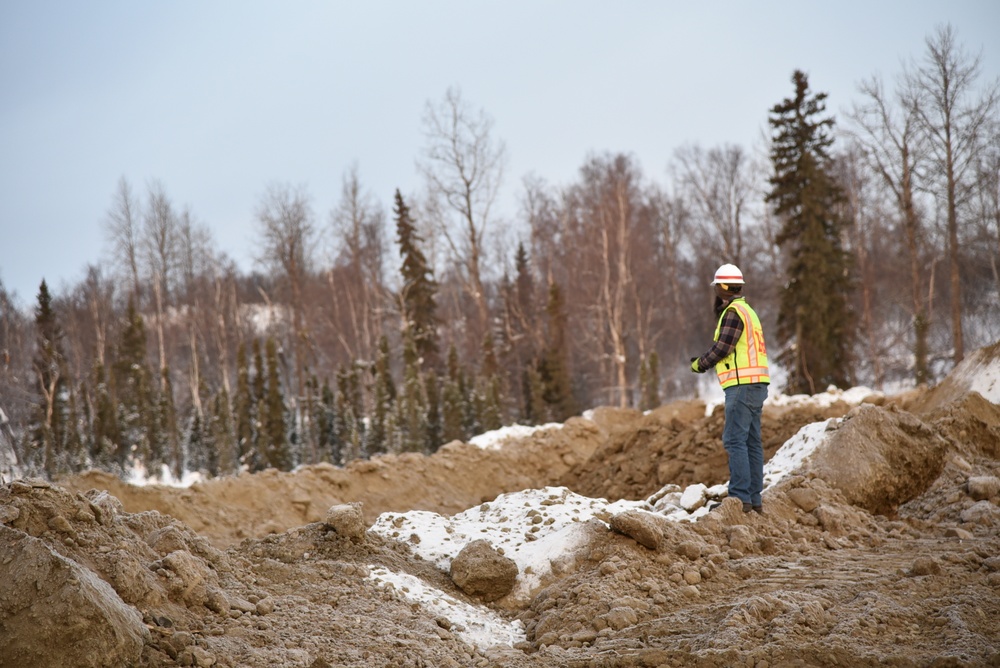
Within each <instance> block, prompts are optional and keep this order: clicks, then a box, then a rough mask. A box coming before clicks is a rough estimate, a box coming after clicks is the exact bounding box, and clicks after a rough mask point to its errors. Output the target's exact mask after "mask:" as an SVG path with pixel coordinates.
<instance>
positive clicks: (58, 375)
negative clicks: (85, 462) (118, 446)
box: [31, 280, 68, 477]
mask: <svg viewBox="0 0 1000 668" xmlns="http://www.w3.org/2000/svg"><path fill="white" fill-rule="evenodd" d="M35 340H36V346H35V357H34V363H33V366H34V371H35V382H36V383H37V388H38V392H39V395H40V396H41V401H40V402H39V403H38V404H37V405H36V406H35V408H34V410H33V417H32V429H31V431H32V437H31V440H32V444H33V446H34V448H35V450H34V452H35V453H37V457H34V458H33V459H36V461H37V462H38V463H39V464H40V465H41V468H42V470H43V471H44V472H45V474H46V475H47V476H49V477H51V476H53V475H55V474H56V473H58V472H61V471H60V469H62V468H63V465H62V464H61V463H60V460H61V459H62V458H63V456H64V452H63V448H64V446H65V443H66V431H67V424H66V423H67V406H66V401H67V396H66V395H67V388H68V385H67V382H66V375H67V370H66V356H65V355H64V354H63V348H62V346H63V331H62V327H61V326H60V325H59V322H58V320H57V318H56V313H55V310H54V309H53V307H52V295H51V294H49V287H48V285H47V284H46V283H45V281H44V280H43V281H42V283H41V285H39V287H38V305H37V306H36V307H35Z"/></svg>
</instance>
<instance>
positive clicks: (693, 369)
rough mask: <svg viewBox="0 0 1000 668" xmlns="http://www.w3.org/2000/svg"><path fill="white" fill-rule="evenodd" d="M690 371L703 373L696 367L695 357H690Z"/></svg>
mask: <svg viewBox="0 0 1000 668" xmlns="http://www.w3.org/2000/svg"><path fill="white" fill-rule="evenodd" d="M691 371H694V372H695V373H705V372H704V371H703V370H702V368H701V367H700V366H698V358H697V357H692V358H691Z"/></svg>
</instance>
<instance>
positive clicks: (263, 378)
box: [250, 339, 269, 471]
mask: <svg viewBox="0 0 1000 668" xmlns="http://www.w3.org/2000/svg"><path fill="white" fill-rule="evenodd" d="M250 347H251V353H252V354H253V371H254V373H253V377H252V378H251V379H250V394H251V397H252V398H253V406H254V408H253V424H254V430H253V449H254V464H255V466H256V467H257V468H253V469H251V470H254V471H259V470H262V469H264V468H266V467H267V466H268V459H267V433H268V432H267V430H268V425H267V420H268V417H269V413H268V410H267V386H266V383H267V370H266V369H265V367H264V355H263V354H262V352H261V348H260V340H259V339H254V340H253V343H251V346H250Z"/></svg>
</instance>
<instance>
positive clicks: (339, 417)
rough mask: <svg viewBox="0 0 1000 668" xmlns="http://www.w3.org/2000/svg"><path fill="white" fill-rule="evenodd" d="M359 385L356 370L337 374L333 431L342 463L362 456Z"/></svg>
mask: <svg viewBox="0 0 1000 668" xmlns="http://www.w3.org/2000/svg"><path fill="white" fill-rule="evenodd" d="M360 395H361V393H360V383H359V382H358V374H357V370H356V369H353V368H351V369H344V368H343V367H341V369H340V370H339V371H338V372H337V411H336V415H335V421H334V425H335V427H334V431H335V433H336V434H337V441H338V443H339V444H340V449H341V456H342V457H343V461H344V463H346V462H349V461H351V460H352V459H360V458H361V457H363V456H364V450H363V446H364V429H363V427H364V426H363V423H362V421H363V419H364V415H363V414H362V413H361V396H360Z"/></svg>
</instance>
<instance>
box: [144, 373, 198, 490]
mask: <svg viewBox="0 0 1000 668" xmlns="http://www.w3.org/2000/svg"><path fill="white" fill-rule="evenodd" d="M160 374H161V376H162V380H161V383H160V387H161V390H160V398H159V402H158V404H157V411H156V420H157V421H156V432H155V433H154V434H151V435H150V438H151V439H152V438H156V439H157V448H156V450H157V451H159V452H161V453H162V454H163V461H164V463H166V464H167V465H168V466H169V467H170V471H171V473H173V476H174V478H175V479H177V480H180V479H181V476H182V475H183V474H184V468H185V464H186V462H185V453H184V448H183V446H182V443H181V439H180V432H179V428H178V424H177V408H176V407H175V406H174V389H173V383H172V382H171V380H170V369H169V368H167V367H163V369H161V370H160ZM200 417H201V416H199V421H198V426H199V428H200V427H201V419H200ZM199 436H200V434H199Z"/></svg>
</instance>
